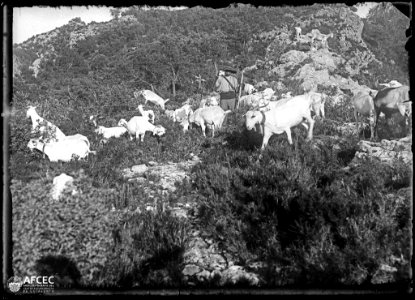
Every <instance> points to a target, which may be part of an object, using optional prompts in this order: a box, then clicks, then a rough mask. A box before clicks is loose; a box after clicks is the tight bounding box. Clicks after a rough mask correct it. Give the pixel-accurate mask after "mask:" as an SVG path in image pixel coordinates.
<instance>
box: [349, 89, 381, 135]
mask: <svg viewBox="0 0 415 300" xmlns="http://www.w3.org/2000/svg"><path fill="white" fill-rule="evenodd" d="M351 102H352V105H353V108H354V117H355V119H356V128H357V134H358V135H359V133H360V130H359V125H362V123H363V121H362V117H363V116H365V117H369V125H370V138H371V139H373V138H374V116H375V106H374V104H373V98H372V96H371V95H369V94H366V93H365V92H361V93H357V94H356V95H354V96H353V97H352V99H351ZM359 117H360V118H359ZM359 119H360V120H359Z"/></svg>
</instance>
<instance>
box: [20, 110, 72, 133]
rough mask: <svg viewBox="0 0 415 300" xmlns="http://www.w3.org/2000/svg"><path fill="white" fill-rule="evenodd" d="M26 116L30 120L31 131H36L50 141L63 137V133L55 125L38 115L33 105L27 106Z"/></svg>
mask: <svg viewBox="0 0 415 300" xmlns="http://www.w3.org/2000/svg"><path fill="white" fill-rule="evenodd" d="M26 118H31V120H32V133H35V132H37V131H38V132H40V133H41V134H42V135H44V138H46V139H48V140H50V141H59V140H61V139H63V138H64V137H65V134H64V133H63V132H62V131H61V130H60V129H59V128H58V127H57V126H56V125H54V124H52V123H51V122H49V121H47V120H45V119H44V118H42V117H41V116H39V115H38V113H37V112H36V107H35V106H29V108H28V109H27V112H26Z"/></svg>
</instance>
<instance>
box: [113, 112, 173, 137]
mask: <svg viewBox="0 0 415 300" xmlns="http://www.w3.org/2000/svg"><path fill="white" fill-rule="evenodd" d="M118 126H124V127H125V128H126V129H127V130H128V133H129V135H130V140H132V139H133V136H135V138H136V140H137V139H140V141H141V142H143V141H144V136H145V134H146V131H151V132H152V133H153V135H156V136H162V135H164V134H165V133H166V129H165V128H164V127H163V126H161V125H153V124H151V123H150V122H149V121H148V120H147V118H146V117H143V116H135V117H132V118H131V119H130V120H129V121H128V123H127V121H126V120H125V119H121V120H120V121H119V122H118Z"/></svg>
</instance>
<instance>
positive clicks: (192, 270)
mask: <svg viewBox="0 0 415 300" xmlns="http://www.w3.org/2000/svg"><path fill="white" fill-rule="evenodd" d="M200 271H201V269H200V268H199V267H198V266H196V265H187V266H185V267H184V269H183V271H182V273H183V275H185V276H193V275H195V274H197V273H199V272H200Z"/></svg>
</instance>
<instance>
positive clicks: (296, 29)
mask: <svg viewBox="0 0 415 300" xmlns="http://www.w3.org/2000/svg"><path fill="white" fill-rule="evenodd" d="M294 29H295V38H296V39H297V40H299V39H300V37H301V27H294Z"/></svg>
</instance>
